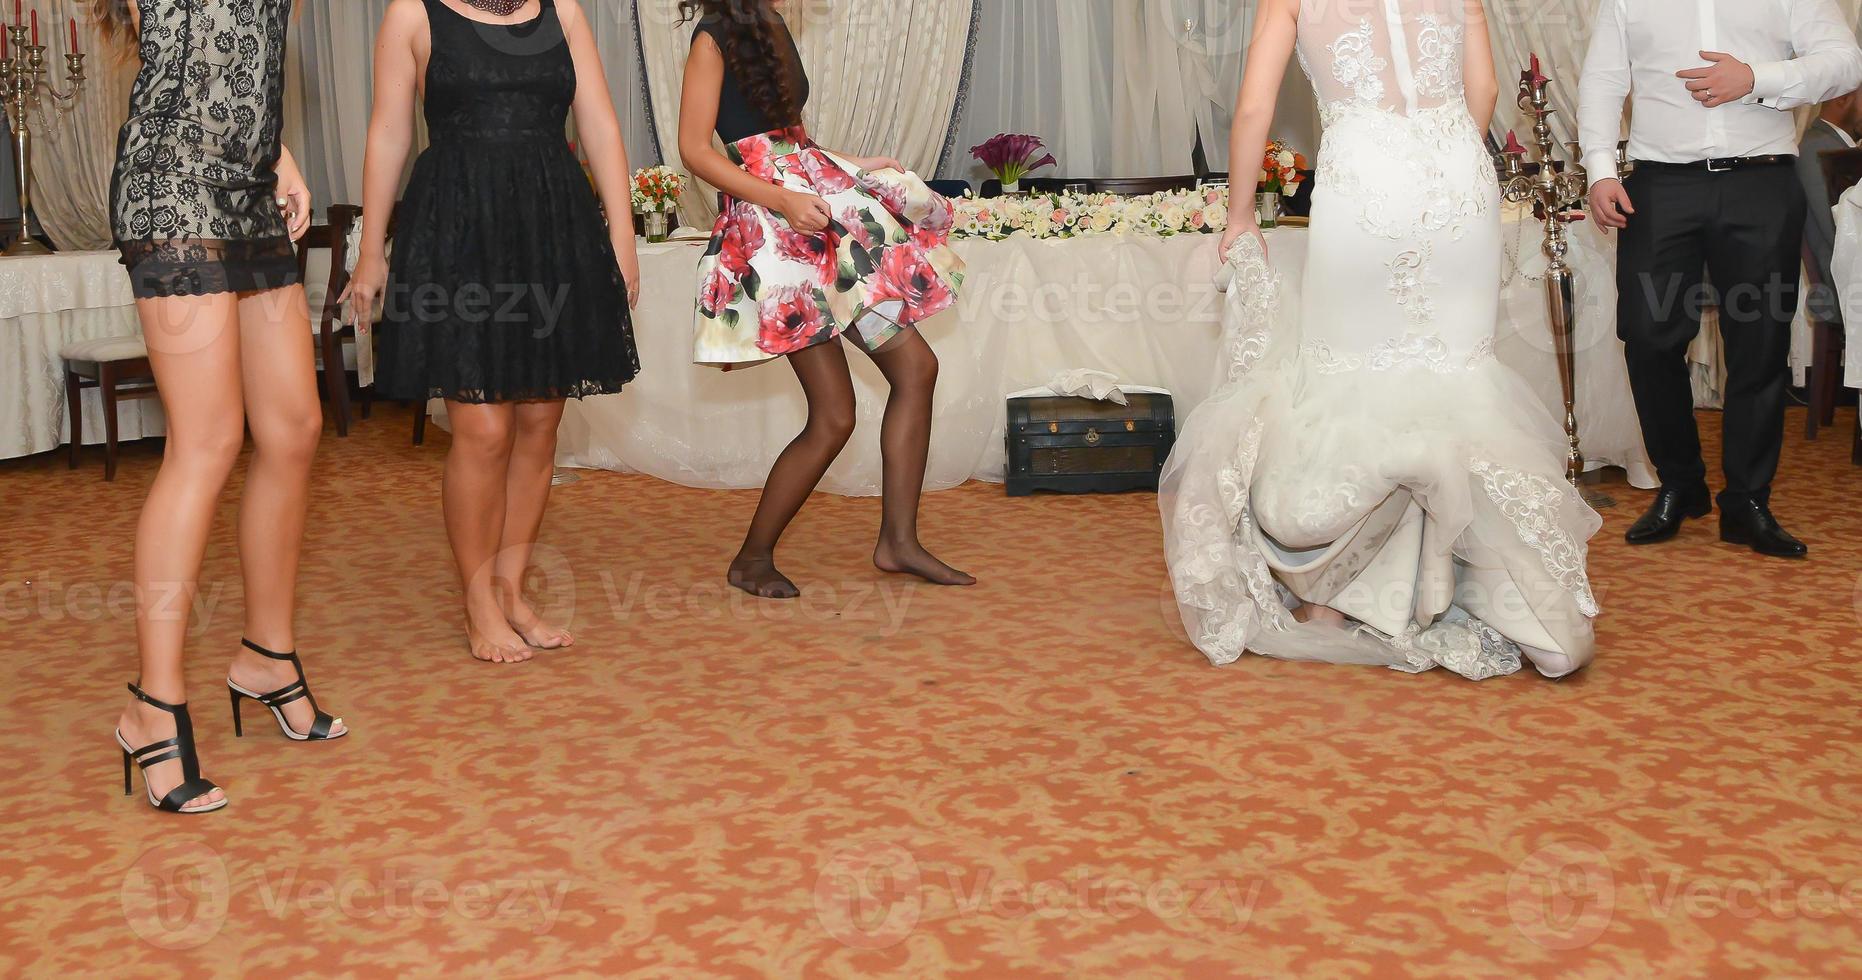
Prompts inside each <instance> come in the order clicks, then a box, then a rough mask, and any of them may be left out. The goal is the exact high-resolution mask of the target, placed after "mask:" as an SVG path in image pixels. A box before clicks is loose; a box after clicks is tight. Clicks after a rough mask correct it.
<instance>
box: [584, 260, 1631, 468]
mask: <svg viewBox="0 0 1862 980" xmlns="http://www.w3.org/2000/svg"><path fill="white" fill-rule="evenodd" d="M1524 241H1525V242H1526V252H1527V256H1526V258H1525V260H1524V262H1523V266H1524V268H1523V269H1522V270H1521V272H1520V274H1519V275H1518V276H1516V277H1515V281H1514V282H1513V283H1512V284H1511V285H1510V286H1509V287H1508V288H1507V290H1506V295H1505V302H1504V306H1503V310H1504V318H1505V322H1503V323H1502V324H1501V325H1500V328H1499V329H1500V342H1499V344H1498V350H1499V354H1500V357H1501V359H1502V360H1503V361H1505V362H1506V363H1508V364H1510V365H1512V366H1513V367H1514V368H1515V369H1516V370H1518V371H1520V372H1521V373H1522V374H1523V375H1525V376H1526V377H1527V378H1528V379H1530V380H1531V381H1532V382H1533V383H1534V386H1535V387H1536V388H1537V390H1538V391H1539V393H1540V395H1541V397H1543V398H1544V399H1546V402H1547V404H1548V405H1553V406H1558V408H1557V412H1558V414H1559V415H1560V416H1562V412H1563V409H1562V398H1561V397H1560V396H1559V393H1558V392H1559V386H1558V379H1557V373H1556V370H1555V367H1554V358H1553V355H1552V352H1551V340H1550V335H1549V333H1548V331H1547V327H1546V314H1545V303H1544V293H1543V286H1542V285H1541V284H1539V283H1537V282H1534V281H1532V280H1531V279H1530V277H1531V276H1532V275H1534V274H1536V272H1537V271H1539V270H1542V269H1543V264H1544V263H1543V259H1542V258H1538V257H1537V247H1536V244H1534V243H1535V242H1536V239H1534V238H1533V237H1531V234H1530V233H1529V232H1528V233H1527V234H1526V235H1525V236H1524ZM1306 243H1307V233H1306V232H1305V231H1303V230H1299V229H1292V228H1283V229H1279V230H1277V231H1274V232H1272V233H1270V251H1271V252H1272V255H1273V258H1274V261H1275V262H1276V263H1277V264H1278V265H1279V266H1280V268H1281V270H1282V272H1283V274H1284V275H1285V276H1286V278H1287V281H1288V282H1290V283H1297V282H1298V281H1299V279H1300V276H1301V274H1302V270H1303V268H1304V262H1305V255H1306ZM1607 248H1608V246H1607V245H1604V244H1602V243H1601V242H1600V240H1598V239H1596V237H1595V233H1594V232H1587V231H1584V230H1580V231H1579V232H1578V234H1577V241H1576V243H1575V244H1574V256H1573V263H1574V265H1575V266H1576V267H1577V268H1578V269H1579V270H1580V272H1579V275H1580V285H1581V288H1582V293H1581V295H1580V298H1579V312H1580V322H1579V332H1580V338H1579V348H1580V349H1579V354H1578V398H1579V408H1578V415H1579V420H1580V432H1581V436H1582V438H1583V441H1584V450H1585V452H1586V454H1587V456H1588V457H1589V458H1590V459H1591V460H1592V461H1593V463H1595V464H1599V465H1601V464H1611V465H1617V466H1624V467H1625V468H1627V470H1628V471H1629V474H1630V478H1631V479H1632V480H1633V481H1634V482H1635V483H1637V484H1638V485H1642V486H1649V485H1653V474H1652V472H1651V471H1650V468H1649V466H1648V457H1647V454H1646V452H1644V450H1643V448H1642V438H1641V435H1640V432H1639V429H1638V427H1637V423H1636V416H1635V411H1634V408H1633V402H1632V401H1631V398H1630V394H1629V384H1628V378H1627V375H1626V374H1625V372H1624V368H1623V360H1622V347H1621V344H1620V343H1619V342H1618V341H1617V340H1616V336H1615V329H1614V321H1615V298H1614V297H1615V287H1614V274H1613V273H1612V272H1611V271H1610V268H1611V266H1610V264H1609V262H1610V258H1609V255H1608V254H1607V253H1606V249H1607ZM957 250H958V252H959V253H960V254H962V255H963V257H964V259H965V260H966V261H967V262H968V263H969V279H968V281H967V283H966V284H965V288H964V294H963V297H962V300H961V301H960V303H959V305H958V307H957V308H956V309H953V310H951V311H950V312H947V313H945V314H943V315H942V316H939V317H937V318H935V319H934V320H932V321H930V322H928V323H926V324H924V325H923V327H922V330H923V333H924V336H925V338H926V339H927V340H928V341H929V342H930V343H931V346H932V347H933V348H934V349H935V350H936V351H937V353H938V357H939V360H940V361H941V364H942V370H941V373H940V376H939V379H938V391H937V401H936V405H935V422H934V426H933V432H932V439H931V460H930V466H929V470H928V474H927V485H928V486H930V487H933V488H942V487H949V486H955V485H957V484H959V483H962V482H964V481H965V480H969V479H973V478H974V479H982V480H990V481H1000V480H1001V479H1002V477H1003V467H1004V452H1003V425H1004V399H1005V397H1006V396H1007V394H1008V393H1010V392H1013V391H1018V390H1021V389H1024V388H1029V387H1033V386H1036V385H1041V384H1045V383H1046V382H1047V381H1048V380H1050V379H1051V378H1052V377H1053V376H1054V375H1055V374H1057V373H1059V372H1060V371H1063V370H1066V369H1070V368H1094V369H1098V370H1102V371H1108V372H1111V373H1113V374H1115V375H1117V376H1118V377H1119V378H1120V379H1121V380H1123V381H1126V382H1129V383H1133V384H1142V385H1157V386H1160V387H1164V388H1167V389H1169V390H1170V391H1171V392H1172V393H1173V394H1174V396H1175V401H1176V407H1177V412H1178V414H1179V417H1181V416H1183V415H1186V414H1188V413H1189V411H1190V410H1191V409H1193V408H1195V407H1196V406H1197V405H1198V404H1200V403H1201V402H1202V400H1203V399H1204V398H1205V397H1207V395H1208V394H1209V391H1210V389H1211V387H1212V384H1213V381H1214V377H1215V370H1216V364H1215V363H1214V360H1215V354H1216V346H1217V341H1218V340H1219V338H1220V334H1221V322H1220V318H1221V309H1222V304H1221V301H1220V295H1219V294H1218V293H1217V292H1216V290H1215V287H1214V284H1213V280H1214V272H1215V267H1216V264H1217V258H1216V254H1215V239H1214V238H1212V237H1205V236H1182V237H1177V238H1170V239H1161V240H1160V239H1153V238H1148V237H1147V238H1129V239H1127V238H1118V237H1088V238H1078V239H1073V240H1069V241H1034V240H1031V239H1028V238H1026V237H1017V238H1013V239H1010V240H1008V241H1001V242H988V241H977V240H964V241H960V242H958V243H957ZM702 251H703V245H702V243H683V244H667V245H644V244H643V245H642V246H641V267H642V270H641V279H642V284H643V290H642V293H643V295H642V299H641V304H640V308H639V310H637V311H636V312H635V315H634V323H635V332H636V337H637V340H638V343H639V347H640V358H641V363H642V370H641V374H640V377H639V378H638V379H637V380H636V381H635V382H634V383H633V384H631V385H629V386H628V388H627V390H626V391H624V392H622V393H620V394H617V395H608V396H602V397H598V398H591V399H587V400H584V401H581V402H571V403H570V406H569V410H568V412H567V413H566V414H565V416H564V422H563V431H562V441H561V454H560V461H561V462H562V463H563V464H564V465H569V466H589V467H599V468H604V469H615V470H625V471H633V472H642V473H647V474H650V475H653V476H656V477H659V478H661V479H665V480H670V481H673V482H676V483H681V484H684V485H687V486H698V487H731V488H746V487H757V486H761V485H762V482H763V478H764V476H765V475H766V474H767V473H768V471H769V467H770V464H771V463H772V462H773V461H774V459H775V457H776V454H777V453H779V452H781V450H782V447H783V446H785V445H787V443H788V442H789V440H790V439H792V438H794V436H795V434H796V433H797V432H798V431H800V429H801V427H802V423H803V421H804V419H805V417H806V412H807V408H806V405H805V403H804V401H803V398H802V394H801V390H800V386H799V385H798V384H797V382H796V381H795V377H794V374H793V373H792V372H791V371H790V370H789V369H788V367H787V366H786V365H784V364H783V363H782V362H781V361H780V360H777V361H773V362H770V363H768V364H764V365H761V366H758V367H754V368H749V369H746V370H738V371H730V372H722V371H718V370H717V369H715V368H705V367H698V366H695V365H693V364H692V363H691V354H692V349H691V335H692V304H693V292H694V289H695V287H696V281H695V278H694V270H695V268H696V266H697V263H698V259H699V256H700V254H701V253H702ZM1294 298H1295V299H1297V297H1294ZM849 360H850V361H851V362H852V363H853V366H854V380H855V387H856V390H857V393H858V396H859V403H860V408H859V423H858V427H857V428H856V430H855V432H854V436H853V441H852V442H851V444H850V445H849V446H848V449H847V451H846V452H844V453H843V454H842V455H841V457H840V459H839V460H837V461H836V462H835V464H834V466H833V468H832V469H830V470H829V471H828V475H827V478H826V479H825V480H824V481H823V482H822V488H823V489H825V490H828V491H830V492H833V493H840V494H875V493H878V492H879V486H880V465H879V422H880V417H881V413H882V412H883V410H884V407H885V405H884V402H885V395H884V393H885V390H886V389H885V384H884V381H883V379H882V378H881V377H880V375H879V372H878V370H877V369H875V368H874V367H873V366H872V364H871V363H870V362H869V361H868V360H867V359H866V358H865V357H864V356H862V355H859V354H857V353H851V352H850V353H849Z"/></svg>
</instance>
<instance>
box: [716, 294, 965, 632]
mask: <svg viewBox="0 0 1862 980" xmlns="http://www.w3.org/2000/svg"><path fill="white" fill-rule="evenodd" d="M870 356H871V357H872V358H873V363H874V364H875V365H877V366H878V367H879V370H880V373H882V374H884V375H885V376H886V382H887V384H888V385H890V386H891V389H892V391H891V394H890V395H888V396H887V398H886V417H885V422H884V423H883V425H882V426H881V428H880V434H879V447H880V452H881V455H882V457H883V460H884V463H883V465H884V480H883V484H882V487H883V493H884V504H883V506H884V516H883V517H882V518H881V520H880V525H879V544H878V545H877V546H876V547H875V548H874V551H873V562H874V564H876V565H878V566H879V567H880V568H882V569H884V570H886V571H890V572H909V573H911V574H914V575H918V576H920V577H923V578H925V579H927V580H930V581H932V582H936V583H939V584H944V585H969V584H971V583H973V582H974V581H975V580H974V579H972V578H970V576H968V575H965V574H964V573H962V572H959V571H957V570H955V569H953V568H951V567H950V566H948V565H945V564H944V563H943V562H941V561H938V560H937V559H936V558H935V557H932V555H931V554H930V553H929V552H927V551H925V549H924V547H923V546H922V545H920V544H919V543H918V498H919V494H920V492H921V491H922V490H923V489H924V482H925V459H926V457H927V455H929V453H930V449H931V395H932V392H933V391H935V390H936V388H937V354H935V353H934V352H932V350H931V347H930V345H929V344H926V343H925V341H924V338H923V337H920V336H919V335H918V331H916V330H910V329H908V330H904V331H902V332H900V333H899V334H898V336H897V337H895V338H894V339H893V340H892V341H891V342H890V343H888V344H887V345H886V346H885V347H883V348H881V349H880V350H879V351H878V352H876V353H873V354H871V355H870ZM788 361H789V366H790V367H791V368H793V369H794V370H795V377H796V379H797V380H799V381H800V382H801V383H802V392H803V394H805V395H806V396H807V398H808V424H807V425H806V426H805V427H803V429H802V431H801V434H799V435H797V436H796V437H795V439H794V440H793V441H792V442H790V443H789V445H788V447H787V448H785V449H784V450H783V451H782V455H781V456H779V457H777V459H776V465H774V466H772V467H771V468H770V471H769V478H768V479H767V480H766V481H764V484H763V497H762V500H760V501H759V502H758V503H757V508H756V516H755V517H754V518H752V519H751V521H750V531H749V533H748V534H746V535H745V536H744V543H743V548H742V549H741V550H739V551H738V553H737V558H736V560H735V561H733V562H732V563H731V571H730V581H731V583H732V584H733V585H736V586H738V587H739V588H742V589H744V590H745V591H748V592H752V593H755V594H756V595H760V596H765V597H768V598H789V597H793V596H795V595H797V594H799V590H797V589H796V588H795V585H794V583H792V582H790V581H789V580H788V579H787V578H786V577H785V576H783V574H782V573H781V572H778V571H777V570H776V564H775V553H776V542H777V541H778V540H779V539H780V538H781V537H782V532H783V531H784V530H785V529H787V528H788V526H789V522H790V521H792V520H794V519H795V515H796V514H797V513H799V512H800V511H801V509H802V505H803V504H804V503H806V502H807V501H808V495H809V494H811V493H813V492H814V490H815V486H816V485H817V484H819V483H820V482H821V478H822V476H824V475H826V473H827V471H828V467H829V466H830V465H832V464H833V462H834V458H835V457H836V456H839V455H840V451H841V449H842V448H844V447H845V446H846V445H847V439H848V438H849V437H850V436H852V435H853V425H854V394H853V375H852V373H851V372H850V370H849V369H848V366H847V352H846V350H845V349H844V348H843V347H842V346H841V344H839V343H826V344H817V345H815V346H813V347H810V348H808V349H806V350H802V351H797V352H796V353H793V354H790V355H789V356H788Z"/></svg>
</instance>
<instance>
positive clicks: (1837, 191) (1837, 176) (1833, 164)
mask: <svg viewBox="0 0 1862 980" xmlns="http://www.w3.org/2000/svg"><path fill="white" fill-rule="evenodd" d="M1817 162H1818V163H1820V164H1822V166H1823V186H1824V189H1826V190H1828V191H1829V193H1830V203H1831V204H1832V205H1834V204H1835V203H1836V202H1837V201H1840V200H1842V198H1843V195H1844V194H1846V193H1848V191H1849V188H1851V187H1854V186H1855V185H1857V184H1858V183H1862V149H1856V150H1848V149H1844V150H1824V151H1823V152H1822V153H1819V154H1817Z"/></svg>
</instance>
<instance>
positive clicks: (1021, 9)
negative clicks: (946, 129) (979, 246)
mask: <svg viewBox="0 0 1862 980" xmlns="http://www.w3.org/2000/svg"><path fill="white" fill-rule="evenodd" d="M1257 5H1258V3H1257V0H991V2H988V3H985V4H984V5H983V8H982V16H981V23H980V25H979V29H978V32H977V37H976V41H975V43H976V57H975V68H974V71H973V73H972V77H971V83H970V91H969V92H968V93H967V94H966V96H965V102H964V111H963V115H962V118H961V119H960V121H959V124H958V134H957V141H956V146H957V152H956V153H955V154H953V155H952V158H951V159H949V160H947V161H945V164H944V167H943V170H942V173H941V176H946V177H962V178H966V179H969V180H971V181H972V182H980V181H981V180H982V179H984V178H985V177H987V176H988V174H987V172H985V171H984V170H983V169H982V167H981V165H980V164H977V163H976V161H975V160H973V159H971V158H970V155H969V152H968V150H969V148H970V147H971V146H974V145H976V144H978V143H981V142H982V141H983V140H986V139H988V138H989V137H991V136H993V135H995V134H997V133H1002V132H1020V133H1033V134H1035V135H1037V136H1040V137H1042V138H1043V139H1045V140H1046V141H1047V143H1048V146H1049V148H1050V149H1051V150H1053V152H1054V156H1055V157H1056V158H1057V159H1058V160H1059V161H1060V164H1059V166H1058V167H1056V168H1054V170H1053V171H1051V173H1053V174H1055V175H1057V176H1079V177H1095V176H1098V177H1105V176H1120V177H1132V176H1161V175H1168V174H1183V173H1189V172H1190V171H1191V169H1192V155H1193V153H1194V150H1195V145H1196V142H1197V140H1198V138H1199V137H1200V139H1201V141H1202V144H1203V151H1204V154H1205V156H1206V157H1207V159H1208V162H1209V166H1210V168H1211V169H1213V170H1226V169H1227V168H1228V137H1229V129H1230V120H1231V118H1232V117H1233V114H1234V102H1235V93H1236V91H1237V89H1239V88H1240V85H1241V72H1242V65H1243V63H1244V62H1245V60H1246V53H1247V48H1248V42H1249V40H1250V39H1251V37H1252V33H1253V22H1254V14H1255V10H1256V7H1257ZM1274 134H1275V135H1276V136H1281V137H1284V138H1286V139H1288V140H1289V141H1291V142H1292V143H1293V144H1294V145H1295V146H1298V147H1300V148H1301V149H1302V150H1306V151H1307V152H1309V153H1310V152H1313V151H1316V150H1317V149H1318V143H1319V125H1318V105H1317V103H1316V102H1315V100H1314V99H1313V95H1312V88H1311V86H1309V85H1308V84H1307V83H1306V79H1305V76H1304V75H1302V74H1301V72H1300V70H1299V68H1298V66H1297V65H1294V64H1291V63H1289V65H1288V70H1287V80H1286V84H1285V85H1284V86H1283V87H1282V90H1281V97H1280V111H1279V113H1278V116H1277V118H1276V120H1275V123H1274Z"/></svg>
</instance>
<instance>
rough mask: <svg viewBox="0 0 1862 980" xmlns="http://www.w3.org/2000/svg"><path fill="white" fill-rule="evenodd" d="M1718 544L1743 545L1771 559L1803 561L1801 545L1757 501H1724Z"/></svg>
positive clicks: (1806, 551)
mask: <svg viewBox="0 0 1862 980" xmlns="http://www.w3.org/2000/svg"><path fill="white" fill-rule="evenodd" d="M1720 540H1721V541H1727V542H1731V543H1732V544H1743V545H1745V546H1746V547H1748V548H1751V549H1752V550H1753V551H1756V552H1758V553H1759V554H1761V555H1770V556H1771V557H1773V558H1802V557H1804V556H1805V555H1807V554H1809V553H1810V549H1809V548H1806V547H1804V542H1802V541H1799V540H1798V539H1796V538H1794V537H1792V536H1791V535H1790V533H1789V532H1787V531H1786V530H1785V529H1784V528H1781V527H1779V526H1778V519H1777V518H1775V517H1773V516H1771V508H1770V507H1768V506H1766V505H1765V504H1762V503H1759V502H1758V501H1756V500H1738V501H1731V500H1729V501H1725V502H1723V503H1722V504H1721V507H1720Z"/></svg>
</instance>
